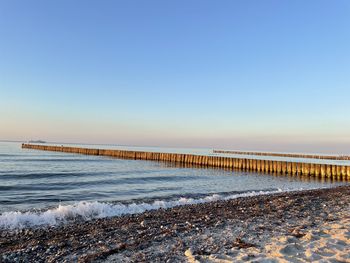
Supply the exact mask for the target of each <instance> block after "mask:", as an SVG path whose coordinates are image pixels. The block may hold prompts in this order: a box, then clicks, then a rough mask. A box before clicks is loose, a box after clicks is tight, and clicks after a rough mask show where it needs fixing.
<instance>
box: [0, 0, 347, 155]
mask: <svg viewBox="0 0 350 263" xmlns="http://www.w3.org/2000/svg"><path fill="white" fill-rule="evenodd" d="M349 101H350V1H347V0H337V1H331V0H329V1H324V0H317V1H316V0H310V1H305V0H293V1H292V0H290V1H287V0H286V1H280V0H275V1H270V0H264V1H260V0H241V1H238V0H234V1H232V0H227V1H225V0H222V1H214V0H211V1H207V0H177V1H164V0H159V1H156V0H148V1H141V0H139V1H136V0H130V1H121V0H119V1H118V0H116V1H115V0H113V1H112V0H103V1H90V0H76V1H71V0H60V1H46V0H32V1H25V0H23V1H18V0H0V139H2V140H30V139H41V140H46V141H54V142H79V143H101V144H102V143H103V144H122V145H139V146H171V147H210V148H223V149H237V150H268V151H296V152H330V153H350V103H349Z"/></svg>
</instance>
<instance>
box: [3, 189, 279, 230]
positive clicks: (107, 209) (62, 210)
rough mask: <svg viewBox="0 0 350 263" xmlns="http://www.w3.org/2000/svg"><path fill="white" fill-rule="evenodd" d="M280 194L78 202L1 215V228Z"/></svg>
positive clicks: (263, 192)
mask: <svg viewBox="0 0 350 263" xmlns="http://www.w3.org/2000/svg"><path fill="white" fill-rule="evenodd" d="M281 191H282V190H281V189H279V190H276V191H253V192H247V193H240V194H233V195H226V196H222V195H218V194H214V195H210V196H206V197H203V198H198V199H194V198H184V197H183V198H180V199H178V200H175V201H161V200H158V201H154V202H153V203H132V204H127V205H125V204H109V203H102V202H97V201H95V202H83V201H82V202H78V203H76V204H73V205H59V206H58V207H57V208H54V209H50V210H47V211H45V212H32V211H28V212H5V213H3V214H1V215H0V228H3V229H4V228H5V229H17V228H25V227H35V226H55V225H58V224H61V223H65V222H69V221H72V220H74V219H83V220H91V219H94V218H104V217H112V216H121V215H126V214H138V213H143V212H145V211H149V210H156V209H159V208H164V209H166V208H172V207H175V206H180V205H189V204H201V203H207V202H212V201H218V200H229V199H235V198H238V197H251V196H256V195H266V194H273V193H278V192H281Z"/></svg>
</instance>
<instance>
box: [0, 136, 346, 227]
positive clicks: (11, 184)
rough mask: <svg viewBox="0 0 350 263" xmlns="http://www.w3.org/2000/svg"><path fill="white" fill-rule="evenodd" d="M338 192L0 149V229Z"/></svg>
mask: <svg viewBox="0 0 350 263" xmlns="http://www.w3.org/2000/svg"><path fill="white" fill-rule="evenodd" d="M65 146H81V147H89V148H102V149H130V150H140V151H157V152H173V153H179V152H182V153H194V154H199V153H200V154H208V155H211V154H213V153H212V149H204V148H203V149H180V148H157V147H128V146H116V145H68V144H67V145H65ZM213 155H214V154H213ZM250 158H251V156H250ZM257 158H261V157H257ZM343 184H345V183H344V182H334V181H332V180H325V179H322V180H321V179H316V178H310V177H301V176H281V175H275V174H262V173H253V172H244V171H236V170H231V169H217V168H207V167H198V166H185V165H179V164H169V163H166V162H157V161H144V160H126V159H117V158H112V157H104V156H89V155H79V154H72V153H61V152H49V151H38V150H31V149H22V148H21V143H19V142H0V229H21V228H27V227H47V226H59V225H61V224H66V223H70V222H74V221H76V220H92V219H94V218H104V217H111V216H122V215H126V214H135V213H142V212H144V211H147V210H154V209H166V208H170V207H174V206H179V205H187V204H198V203H205V202H211V201H217V200H225V199H233V198H238V197H249V196H254V195H263V194H270V193H279V192H286V191H300V190H305V189H315V188H328V187H335V186H339V185H343Z"/></svg>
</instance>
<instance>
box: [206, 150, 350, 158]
mask: <svg viewBox="0 0 350 263" xmlns="http://www.w3.org/2000/svg"><path fill="white" fill-rule="evenodd" d="M213 153H227V154H239V155H255V156H276V157H291V158H311V159H324V160H350V156H347V155H317V154H299V153H270V152H243V151H232V150H213Z"/></svg>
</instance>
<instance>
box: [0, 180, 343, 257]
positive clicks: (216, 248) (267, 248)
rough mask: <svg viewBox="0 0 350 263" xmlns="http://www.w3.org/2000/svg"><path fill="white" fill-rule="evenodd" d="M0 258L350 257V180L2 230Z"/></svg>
mask: <svg viewBox="0 0 350 263" xmlns="http://www.w3.org/2000/svg"><path fill="white" fill-rule="evenodd" d="M0 255H1V256H0V262H247V261H252V262H289V261H292V262H315V261H319V262H350V186H342V187H337V188H331V189H319V190H308V191H300V192H290V193H280V194H274V195H266V196H256V197H249V198H238V199H234V200H228V201H217V202H212V203H206V204H199V205H187V206H181V207H175V208H172V209H167V210H163V209H161V210H157V211H150V212H146V213H143V214H139V215H131V216H123V217H115V218H107V219H98V220H92V221H89V222H77V223H73V224H66V225H63V226H59V227H50V228H44V229H23V230H18V231H8V230H0Z"/></svg>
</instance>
